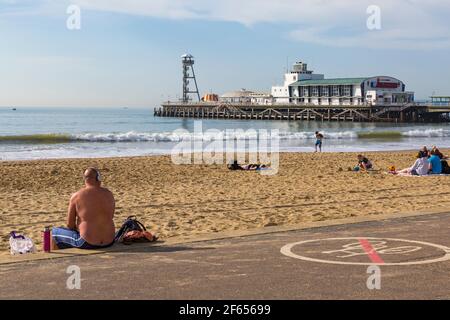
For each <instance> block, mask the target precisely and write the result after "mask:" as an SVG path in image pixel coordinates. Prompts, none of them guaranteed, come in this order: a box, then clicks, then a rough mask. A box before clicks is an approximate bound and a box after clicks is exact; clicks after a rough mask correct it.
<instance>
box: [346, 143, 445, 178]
mask: <svg viewBox="0 0 450 320" xmlns="http://www.w3.org/2000/svg"><path fill="white" fill-rule="evenodd" d="M447 159H448V157H447V156H445V155H444V154H443V153H442V152H441V151H440V150H439V149H438V148H437V147H436V146H434V147H433V148H431V149H428V147H426V146H424V147H423V148H422V149H421V150H420V151H419V152H418V153H417V155H416V160H415V161H414V164H413V165H412V166H411V167H408V168H405V169H403V170H399V171H397V170H396V169H395V167H393V166H392V167H390V168H389V173H391V174H394V175H398V176H426V175H433V174H450V167H449V165H448V162H447V161H446V160H447ZM372 169H373V164H372V162H371V161H370V160H369V158H367V157H366V156H364V155H362V154H360V155H358V164H357V165H356V166H355V167H354V168H353V169H352V168H349V170H352V171H367V170H372Z"/></svg>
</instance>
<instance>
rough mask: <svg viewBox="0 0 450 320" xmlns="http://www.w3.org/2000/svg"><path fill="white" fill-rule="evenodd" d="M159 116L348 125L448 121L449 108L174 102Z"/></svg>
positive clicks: (156, 110) (155, 112)
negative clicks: (325, 122)
mask: <svg viewBox="0 0 450 320" xmlns="http://www.w3.org/2000/svg"><path fill="white" fill-rule="evenodd" d="M154 115H155V116H157V117H178V118H198V119H238V120H239V119H242V120H289V121H346V122H449V121H450V105H449V106H439V107H434V106H433V105H432V104H416V103H409V104H391V105H383V106H380V105H377V106H370V105H339V106H319V105H300V104H284V105H282V104H273V105H259V104H230V103H214V102H212V103H209V102H200V103H173V102H168V103H164V104H162V107H161V108H155V111H154Z"/></svg>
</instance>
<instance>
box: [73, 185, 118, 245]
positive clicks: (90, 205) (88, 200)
mask: <svg viewBox="0 0 450 320" xmlns="http://www.w3.org/2000/svg"><path fill="white" fill-rule="evenodd" d="M114 210H115V201H114V196H113V194H112V193H111V191H109V190H108V189H106V188H102V187H99V186H86V187H85V188H83V189H81V190H80V191H78V192H77V193H75V194H74V195H73V196H72V198H71V199H70V205H69V215H68V223H67V224H68V227H69V228H70V229H78V231H79V232H80V235H81V237H82V238H83V239H84V240H86V241H87V242H88V243H89V244H91V245H99V246H101V245H107V244H110V243H111V242H113V240H114V235H115V226H114V221H113V218H114Z"/></svg>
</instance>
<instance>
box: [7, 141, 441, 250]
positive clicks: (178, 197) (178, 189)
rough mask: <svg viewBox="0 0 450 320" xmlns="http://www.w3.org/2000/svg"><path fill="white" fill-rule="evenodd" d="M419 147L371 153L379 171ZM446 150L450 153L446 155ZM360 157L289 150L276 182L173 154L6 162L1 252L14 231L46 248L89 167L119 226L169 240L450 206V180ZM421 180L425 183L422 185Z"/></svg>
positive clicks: (405, 162)
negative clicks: (45, 234)
mask: <svg viewBox="0 0 450 320" xmlns="http://www.w3.org/2000/svg"><path fill="white" fill-rule="evenodd" d="M414 153H415V151H395V152H367V153H366V154H367V156H368V157H369V158H371V159H372V160H373V162H374V164H375V167H376V168H378V169H382V170H383V171H386V168H387V167H388V166H390V165H395V166H396V167H397V168H404V167H409V166H411V165H412V163H413V162H414V155H415V154H414ZM444 153H448V150H444ZM355 163H356V153H332V152H330V153H323V154H314V153H291V152H289V153H282V154H280V170H279V173H278V174H277V175H275V176H263V175H260V174H259V173H257V172H231V171H229V170H227V168H226V166H225V165H210V166H209V165H175V164H173V163H172V162H171V159H170V156H159V155H152V156H137V157H114V158H87V159H86V158H77V159H51V160H25V161H2V162H0V174H1V175H2V181H1V183H0V222H1V223H0V235H1V240H0V251H1V252H7V248H8V239H9V232H10V231H13V230H16V231H18V232H20V233H24V234H26V235H27V236H30V237H31V238H32V239H33V240H34V241H35V243H36V244H37V247H38V248H40V243H41V231H42V230H43V228H44V227H45V226H47V225H51V226H59V225H63V224H64V222H65V219H66V210H67V204H68V201H69V198H70V195H71V194H72V193H73V192H75V191H77V190H78V189H79V188H80V187H82V184H83V181H82V172H83V170H84V169H85V168H86V167H88V166H96V167H98V168H99V169H100V170H101V171H102V176H103V179H104V186H105V187H107V188H109V189H110V190H111V191H112V192H113V193H114V195H115V197H116V201H117V212H116V218H115V222H116V227H120V225H121V223H122V222H123V220H124V219H125V218H126V217H127V216H130V215H137V216H138V218H139V220H141V221H142V222H143V223H144V224H145V225H146V226H148V227H149V229H150V230H152V231H155V232H157V233H159V234H160V236H161V239H170V238H176V237H189V238H195V237H202V236H205V235H208V234H215V233H220V232H236V231H247V230H253V229H258V228H265V227H273V226H279V227H282V226H283V227H288V226H293V225H301V224H307V223H311V222H318V221H332V220H337V219H345V218H352V217H362V216H377V215H390V214H392V215H394V214H400V213H407V212H418V211H427V212H441V211H444V210H445V209H446V208H448V205H449V204H450V201H449V200H446V197H443V196H442V195H448V194H450V180H449V177H426V178H415V177H395V176H390V175H386V174H383V173H381V172H374V173H371V174H366V173H354V172H349V171H347V168H348V167H352V166H354V165H355ZM418 181H421V183H420V184H418Z"/></svg>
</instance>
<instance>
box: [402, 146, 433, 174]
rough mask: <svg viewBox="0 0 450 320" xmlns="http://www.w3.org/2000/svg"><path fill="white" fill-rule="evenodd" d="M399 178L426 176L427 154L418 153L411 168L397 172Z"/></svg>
mask: <svg viewBox="0 0 450 320" xmlns="http://www.w3.org/2000/svg"><path fill="white" fill-rule="evenodd" d="M397 174H398V175H401V176H426V175H427V174H428V153H427V152H424V151H423V150H422V151H419V153H418V154H417V160H416V161H415V162H414V164H413V166H412V167H410V168H406V169H403V170H400V171H399V172H397Z"/></svg>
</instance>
